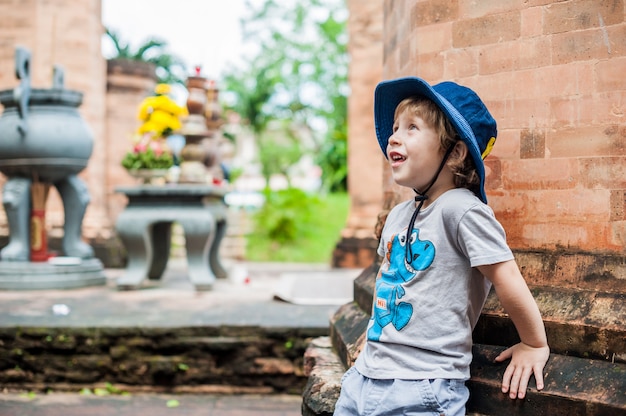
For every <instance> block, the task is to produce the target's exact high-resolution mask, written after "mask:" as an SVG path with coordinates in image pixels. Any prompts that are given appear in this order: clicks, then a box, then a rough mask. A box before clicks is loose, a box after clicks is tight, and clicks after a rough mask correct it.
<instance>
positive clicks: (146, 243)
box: [115, 209, 152, 290]
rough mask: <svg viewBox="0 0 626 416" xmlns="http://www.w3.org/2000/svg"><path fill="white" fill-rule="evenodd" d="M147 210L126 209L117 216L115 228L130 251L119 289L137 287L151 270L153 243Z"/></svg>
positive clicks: (119, 280)
mask: <svg viewBox="0 0 626 416" xmlns="http://www.w3.org/2000/svg"><path fill="white" fill-rule="evenodd" d="M149 222H150V218H149V216H146V214H145V212H141V211H135V210H133V209H126V210H124V211H122V213H121V214H120V215H119V216H118V217H117V222H116V223H115V229H116V231H117V233H118V235H119V237H120V239H121V240H122V243H123V244H124V247H125V248H126V251H127V253H128V264H127V265H126V271H125V273H124V274H123V275H122V276H120V277H119V278H118V280H117V287H118V289H125V290H128V289H137V288H138V287H139V286H140V285H141V282H142V281H143V280H144V279H145V278H146V276H147V275H148V273H149V270H150V264H151V262H150V260H151V259H152V245H151V244H150V236H149V233H150V231H149V230H148V226H149Z"/></svg>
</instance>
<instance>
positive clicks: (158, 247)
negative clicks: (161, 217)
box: [148, 221, 172, 280]
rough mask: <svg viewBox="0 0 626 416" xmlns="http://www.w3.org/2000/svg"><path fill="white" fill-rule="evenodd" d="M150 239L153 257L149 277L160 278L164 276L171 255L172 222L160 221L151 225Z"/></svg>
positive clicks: (151, 278) (152, 278)
mask: <svg viewBox="0 0 626 416" xmlns="http://www.w3.org/2000/svg"><path fill="white" fill-rule="evenodd" d="M149 233H150V241H151V243H152V253H153V255H152V259H151V260H150V270H149V271H148V278H149V279H150V280H158V279H160V278H161V276H163V272H164V271H165V267H166V266H167V261H168V259H169V257H170V248H171V242H172V222H171V221H159V222H155V223H154V224H152V226H151V227H150V231H149Z"/></svg>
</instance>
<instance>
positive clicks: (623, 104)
mask: <svg viewBox="0 0 626 416" xmlns="http://www.w3.org/2000/svg"><path fill="white" fill-rule="evenodd" d="M625 115H626V89H622V90H616V91H612V92H605V93H600V94H595V95H594V96H593V100H592V106H591V117H592V123H593V124H619V123H624V116H625Z"/></svg>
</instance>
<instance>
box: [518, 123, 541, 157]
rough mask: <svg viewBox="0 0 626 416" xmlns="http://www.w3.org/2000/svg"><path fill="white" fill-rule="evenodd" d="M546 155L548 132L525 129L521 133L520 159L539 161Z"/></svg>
mask: <svg viewBox="0 0 626 416" xmlns="http://www.w3.org/2000/svg"><path fill="white" fill-rule="evenodd" d="M545 154H546V132H545V131H544V130H539V129H532V130H531V129H524V130H522V131H521V132H520V158H521V159H538V158H541V159H542V158H543V157H544V156H545Z"/></svg>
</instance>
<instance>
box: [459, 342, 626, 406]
mask: <svg viewBox="0 0 626 416" xmlns="http://www.w3.org/2000/svg"><path fill="white" fill-rule="evenodd" d="M503 349H504V348H502V347H494V346H490V345H475V346H474V351H473V353H474V360H473V362H472V365H471V372H472V378H471V380H470V381H469V383H468V387H469V389H470V392H471V394H470V401H469V403H468V406H467V407H468V411H473V412H479V413H481V414H485V415H501V414H506V415H519V416H534V415H569V416H572V415H586V416H603V415H611V416H623V415H626V364H618V363H610V362H604V361H599V360H588V359H583V358H576V357H568V356H564V355H558V354H551V355H550V360H549V361H548V363H547V365H546V367H545V369H544V373H545V388H544V390H542V391H537V390H536V389H535V388H529V389H528V393H527V396H526V398H525V399H524V400H511V399H509V398H508V397H507V396H506V395H505V394H503V393H502V392H501V390H500V381H501V380H502V375H503V374H504V370H505V368H506V363H495V362H494V359H495V357H496V356H497V355H498V354H499V353H500V352H501V351H502V350H503ZM531 384H532V385H533V386H534V381H533V382H531Z"/></svg>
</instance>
